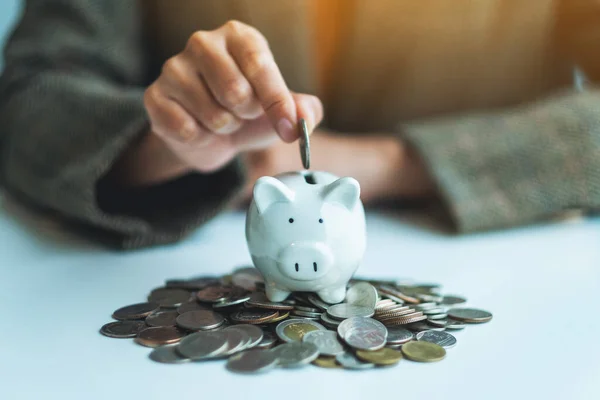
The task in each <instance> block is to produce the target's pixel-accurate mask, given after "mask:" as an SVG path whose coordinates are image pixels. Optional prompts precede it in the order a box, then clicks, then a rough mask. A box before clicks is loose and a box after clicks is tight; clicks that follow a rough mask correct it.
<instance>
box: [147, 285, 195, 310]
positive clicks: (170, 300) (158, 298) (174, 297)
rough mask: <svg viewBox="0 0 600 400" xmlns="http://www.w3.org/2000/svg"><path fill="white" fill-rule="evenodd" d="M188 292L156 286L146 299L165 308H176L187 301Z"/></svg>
mask: <svg viewBox="0 0 600 400" xmlns="http://www.w3.org/2000/svg"><path fill="white" fill-rule="evenodd" d="M189 298H190V292H188V291H187V290H183V289H172V288H158V289H154V290H153V291H152V292H151V293H150V295H149V296H148V301H150V302H153V303H156V304H158V305H159V306H161V307H165V308H176V307H179V306H180V305H182V304H183V303H185V302H187V301H188V300H189Z"/></svg>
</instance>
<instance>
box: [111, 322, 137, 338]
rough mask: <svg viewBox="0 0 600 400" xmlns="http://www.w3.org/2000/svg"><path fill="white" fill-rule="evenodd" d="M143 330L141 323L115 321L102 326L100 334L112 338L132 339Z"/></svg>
mask: <svg viewBox="0 0 600 400" xmlns="http://www.w3.org/2000/svg"><path fill="white" fill-rule="evenodd" d="M145 328H146V324H145V323H144V322H143V321H117V322H109V323H108V324H105V325H104V326H102V328H100V333H101V334H103V335H104V336H108V337H112V338H132V337H136V336H137V334H138V333H139V332H140V331H141V330H142V329H145Z"/></svg>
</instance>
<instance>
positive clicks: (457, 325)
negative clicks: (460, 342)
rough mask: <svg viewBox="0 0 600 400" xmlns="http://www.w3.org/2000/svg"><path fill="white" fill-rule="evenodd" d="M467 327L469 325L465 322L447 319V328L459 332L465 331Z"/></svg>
mask: <svg viewBox="0 0 600 400" xmlns="http://www.w3.org/2000/svg"><path fill="white" fill-rule="evenodd" d="M465 326H467V325H466V324H465V323H464V322H460V321H455V320H453V319H447V320H446V326H445V328H446V329H450V330H459V329H464V328H465Z"/></svg>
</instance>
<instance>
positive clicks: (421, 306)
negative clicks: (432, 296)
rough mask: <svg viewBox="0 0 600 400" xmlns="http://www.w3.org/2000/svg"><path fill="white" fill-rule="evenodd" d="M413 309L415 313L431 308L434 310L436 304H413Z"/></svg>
mask: <svg viewBox="0 0 600 400" xmlns="http://www.w3.org/2000/svg"><path fill="white" fill-rule="evenodd" d="M413 307H414V309H415V310H417V311H425V310H431V309H432V308H436V307H437V303H434V302H426V303H419V304H414V305H413Z"/></svg>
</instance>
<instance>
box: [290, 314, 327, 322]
mask: <svg viewBox="0 0 600 400" xmlns="http://www.w3.org/2000/svg"><path fill="white" fill-rule="evenodd" d="M287 319H300V320H303V321H304V320H308V321H319V320H320V318H319V317H305V316H303V315H293V314H290V316H289V317H288V318H287Z"/></svg>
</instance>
